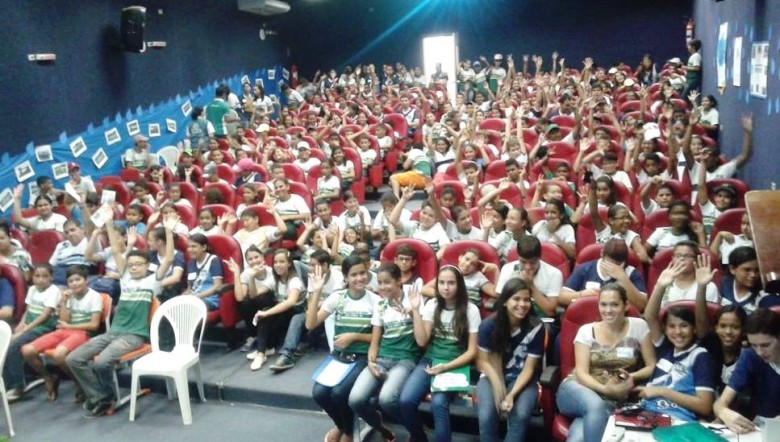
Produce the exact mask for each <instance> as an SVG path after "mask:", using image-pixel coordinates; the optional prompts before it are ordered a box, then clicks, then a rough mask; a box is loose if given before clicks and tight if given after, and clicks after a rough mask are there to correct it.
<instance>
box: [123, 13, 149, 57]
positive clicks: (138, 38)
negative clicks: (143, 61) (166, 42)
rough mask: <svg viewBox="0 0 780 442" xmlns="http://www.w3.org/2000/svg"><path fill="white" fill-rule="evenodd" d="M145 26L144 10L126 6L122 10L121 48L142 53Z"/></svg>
mask: <svg viewBox="0 0 780 442" xmlns="http://www.w3.org/2000/svg"><path fill="white" fill-rule="evenodd" d="M145 26H146V8H144V7H143V6H128V7H127V8H124V9H122V26H121V27H120V32H121V34H122V47H123V48H124V50H126V51H131V52H142V51H143V50H144V49H145V46H146V45H145V43H144V27H145Z"/></svg>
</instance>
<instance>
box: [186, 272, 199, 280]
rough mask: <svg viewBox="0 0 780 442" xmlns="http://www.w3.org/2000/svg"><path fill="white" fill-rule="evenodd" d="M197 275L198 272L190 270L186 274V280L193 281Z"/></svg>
mask: <svg viewBox="0 0 780 442" xmlns="http://www.w3.org/2000/svg"><path fill="white" fill-rule="evenodd" d="M197 277H198V273H197V272H191V273H188V274H187V280H188V281H194V280H195V278H197Z"/></svg>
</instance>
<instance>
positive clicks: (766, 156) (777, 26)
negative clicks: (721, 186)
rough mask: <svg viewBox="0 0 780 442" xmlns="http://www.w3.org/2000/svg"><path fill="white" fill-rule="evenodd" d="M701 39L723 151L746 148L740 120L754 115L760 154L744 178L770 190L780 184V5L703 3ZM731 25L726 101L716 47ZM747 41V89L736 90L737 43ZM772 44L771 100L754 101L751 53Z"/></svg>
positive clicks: (698, 6)
mask: <svg viewBox="0 0 780 442" xmlns="http://www.w3.org/2000/svg"><path fill="white" fill-rule="evenodd" d="M694 18H695V20H696V37H697V38H699V39H700V40H701V41H702V45H703V50H702V58H703V60H704V74H705V76H704V93H706V94H713V95H715V97H716V98H717V99H718V102H719V105H718V108H719V109H720V121H721V127H722V128H723V130H722V133H721V143H720V144H721V147H722V149H723V152H724V153H725V154H726V155H727V156H729V157H731V156H734V155H736V154H737V153H738V152H739V149H740V148H741V146H742V129H741V128H740V118H741V116H742V115H743V114H746V113H752V114H753V117H754V119H755V126H756V129H755V133H754V151H753V158H752V159H751V160H750V163H748V165H747V166H746V167H745V168H744V169H743V170H742V171H741V172H740V174H739V176H740V177H741V178H742V179H744V180H745V181H747V182H748V183H749V184H750V185H751V187H752V188H754V189H767V188H769V187H770V184H771V183H772V182H779V181H780V174H778V167H779V166H780V159H778V158H780V157H778V154H777V152H778V150H777V141H778V140H780V69H779V68H780V66H778V63H779V62H780V2H778V1H772V0H741V1H736V0H726V1H723V2H718V3H716V2H713V1H711V0H697V1H696V3H695V14H694ZM723 22H728V23H729V33H728V44H727V51H726V53H727V56H726V72H727V75H726V79H727V82H726V83H727V87H726V89H725V91H724V93H723V95H719V94H718V91H717V75H716V58H715V56H716V52H715V49H716V46H717V41H718V32H719V27H720V24H721V23H723ZM740 36H741V37H743V43H742V60H741V63H740V67H741V72H742V82H741V83H742V85H741V86H740V87H735V86H732V79H733V72H732V61H733V59H734V58H733V56H734V37H740ZM762 41H768V42H769V54H770V55H769V61H770V70H769V80H768V83H767V87H768V97H767V99H765V100H764V99H760V98H756V97H753V96H751V95H750V93H749V90H750V89H749V87H750V48H751V45H752V43H754V42H762Z"/></svg>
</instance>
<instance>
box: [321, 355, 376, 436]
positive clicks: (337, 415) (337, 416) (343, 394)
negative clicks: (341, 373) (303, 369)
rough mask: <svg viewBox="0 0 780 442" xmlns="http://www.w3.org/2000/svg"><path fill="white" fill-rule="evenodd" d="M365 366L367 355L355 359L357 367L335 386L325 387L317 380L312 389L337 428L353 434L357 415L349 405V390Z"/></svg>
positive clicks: (344, 432)
mask: <svg viewBox="0 0 780 442" xmlns="http://www.w3.org/2000/svg"><path fill="white" fill-rule="evenodd" d="M364 368H366V358H365V355H363V357H361V358H358V359H357V360H356V361H355V368H353V369H352V371H350V372H349V374H348V375H347V376H346V377H345V378H344V380H342V381H341V383H340V384H338V385H336V386H335V387H325V386H322V385H320V384H318V383H316V382H315V383H314V388H313V389H312V396H313V397H314V401H315V402H317V405H319V406H320V407H322V409H323V410H324V411H325V413H327V414H328V416H330V418H331V419H332V420H333V423H334V424H336V428H338V429H339V431H341V432H342V433H343V434H347V435H352V430H353V427H354V424H355V415H354V414H353V413H352V409H351V408H349V406H347V403H348V401H349V392H350V391H351V390H352V386H353V385H354V384H355V381H356V380H357V378H358V376H360V373H361V372H362V371H363V369H364Z"/></svg>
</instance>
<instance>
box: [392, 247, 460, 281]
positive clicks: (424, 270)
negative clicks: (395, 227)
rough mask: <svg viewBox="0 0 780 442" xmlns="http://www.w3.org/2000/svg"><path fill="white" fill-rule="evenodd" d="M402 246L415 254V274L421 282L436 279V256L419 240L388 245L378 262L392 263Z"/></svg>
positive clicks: (437, 267) (437, 269) (437, 268)
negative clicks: (410, 248)
mask: <svg viewBox="0 0 780 442" xmlns="http://www.w3.org/2000/svg"><path fill="white" fill-rule="evenodd" d="M402 245H407V246H410V247H412V248H413V249H414V250H415V251H416V252H417V274H419V275H420V277H421V278H422V279H423V281H425V282H428V281H430V280H432V279H434V278H436V275H437V274H438V271H439V266H438V263H437V260H436V254H435V253H434V252H433V249H432V248H431V246H430V245H429V244H428V243H426V242H425V241H421V240H419V239H411V238H402V239H397V240H395V241H392V242H390V243H388V244H387V245H386V246H385V248H384V249H382V256H381V257H380V261H381V262H393V260H395V255H396V252H397V250H398V247H400V246H402ZM448 247H449V246H448Z"/></svg>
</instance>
